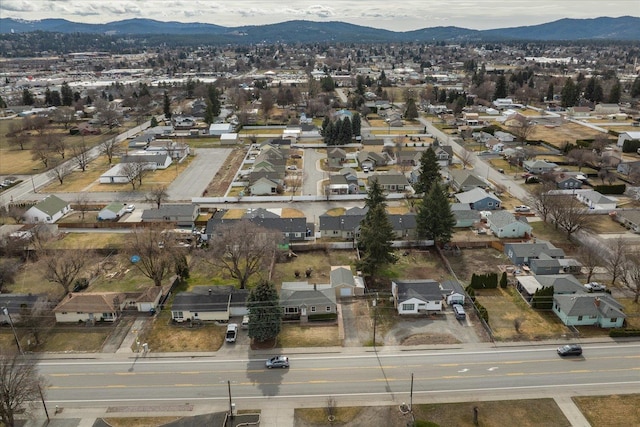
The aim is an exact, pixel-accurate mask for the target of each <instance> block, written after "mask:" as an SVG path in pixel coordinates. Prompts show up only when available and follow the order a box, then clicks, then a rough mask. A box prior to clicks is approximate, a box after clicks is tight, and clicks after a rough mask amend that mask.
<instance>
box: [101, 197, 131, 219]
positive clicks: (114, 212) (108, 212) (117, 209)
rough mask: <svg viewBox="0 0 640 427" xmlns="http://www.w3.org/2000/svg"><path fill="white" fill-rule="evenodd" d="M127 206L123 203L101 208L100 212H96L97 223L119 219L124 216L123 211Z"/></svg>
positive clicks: (114, 203)
mask: <svg viewBox="0 0 640 427" xmlns="http://www.w3.org/2000/svg"><path fill="white" fill-rule="evenodd" d="M126 207H127V205H126V204H125V203H120V202H113V203H111V204H110V205H108V206H105V207H104V208H102V210H101V211H100V212H98V221H110V220H114V219H118V218H120V217H121V216H122V215H124V210H125V209H126Z"/></svg>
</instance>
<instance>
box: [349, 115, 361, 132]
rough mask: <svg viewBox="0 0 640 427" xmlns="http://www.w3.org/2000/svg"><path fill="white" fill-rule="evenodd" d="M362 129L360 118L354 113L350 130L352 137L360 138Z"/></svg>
mask: <svg viewBox="0 0 640 427" xmlns="http://www.w3.org/2000/svg"><path fill="white" fill-rule="evenodd" d="M361 129H362V119H361V118H360V114H359V113H355V114H354V115H353V121H352V122H351V130H352V133H353V136H360V132H361Z"/></svg>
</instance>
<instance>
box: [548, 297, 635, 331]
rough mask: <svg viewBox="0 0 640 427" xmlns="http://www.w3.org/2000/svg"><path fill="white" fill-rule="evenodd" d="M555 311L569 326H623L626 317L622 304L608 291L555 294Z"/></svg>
mask: <svg viewBox="0 0 640 427" xmlns="http://www.w3.org/2000/svg"><path fill="white" fill-rule="evenodd" d="M553 312H554V313H555V314H556V316H558V318H559V319H560V320H561V321H562V323H564V324H565V325H567V326H599V327H601V328H621V327H622V326H623V324H624V319H625V318H626V315H625V314H624V313H623V311H622V305H621V304H620V303H618V301H616V300H615V299H614V298H613V297H612V296H610V295H609V294H606V293H602V294H592V293H583V294H575V295H554V296H553Z"/></svg>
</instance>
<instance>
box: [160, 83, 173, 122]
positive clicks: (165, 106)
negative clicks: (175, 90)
mask: <svg viewBox="0 0 640 427" xmlns="http://www.w3.org/2000/svg"><path fill="white" fill-rule="evenodd" d="M162 111H163V112H164V117H165V118H166V119H170V118H171V101H170V100H169V92H167V91H166V90H165V91H164V103H163V106H162Z"/></svg>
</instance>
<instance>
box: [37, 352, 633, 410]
mask: <svg viewBox="0 0 640 427" xmlns="http://www.w3.org/2000/svg"><path fill="white" fill-rule="evenodd" d="M457 347H462V346H457ZM583 347H584V357H580V358H568V359H562V358H560V357H559V356H557V355H556V354H555V347H551V346H542V347H530V348H522V347H518V348H509V349H496V348H490V347H481V346H476V347H473V348H469V347H467V349H466V350H458V349H453V346H452V348H451V349H442V350H440V351H397V350H391V351H385V350H384V349H383V350H382V352H378V353H376V352H373V350H367V349H354V350H355V351H354V352H352V353H351V352H349V353H337V354H327V353H323V354H309V353H303V354H291V353H290V354H289V355H290V357H291V363H292V365H291V368H290V369H288V370H287V369H276V370H267V369H265V367H264V360H265V358H266V357H267V355H268V354H267V353H260V354H257V353H253V352H247V354H246V355H243V356H236V357H234V358H224V357H216V356H213V357H186V358H178V357H170V358H158V359H150V358H146V359H145V358H138V359H136V358H135V357H134V356H131V357H130V358H128V359H126V360H123V359H103V360H90V358H89V357H88V356H87V359H82V360H59V361H55V360H46V361H42V362H40V364H39V365H40V372H41V374H43V375H44V377H45V379H46V380H47V381H48V382H49V384H50V386H49V388H48V391H47V393H48V399H49V401H50V402H51V403H52V404H60V405H63V404H64V405H66V406H69V405H71V406H101V405H114V404H118V403H124V402H126V403H128V404H135V403H139V404H147V403H153V402H155V403H158V402H173V403H178V404H181V403H190V402H191V403H193V402H198V401H212V402H223V401H226V400H227V399H228V389H227V381H231V384H232V388H233V395H234V398H235V399H238V400H243V401H244V400H247V401H253V402H255V403H256V404H259V402H263V401H264V400H265V399H267V400H271V399H287V400H294V401H298V402H299V403H303V402H305V401H306V402H307V403H308V402H309V401H316V402H317V401H318V399H324V398H326V397H328V396H340V398H341V399H343V398H357V399H361V400H363V399H364V400H371V399H388V400H391V401H397V400H398V399H406V396H407V393H408V391H409V387H410V384H409V380H410V377H411V374H412V373H413V374H414V401H416V402H420V401H423V400H424V401H427V400H428V399H432V396H434V395H440V396H453V395H456V396H458V397H460V396H461V395H469V396H473V395H477V394H478V393H482V394H483V395H485V396H488V395H491V394H492V393H495V394H496V395H499V394H502V393H507V392H508V393H512V394H513V393H524V392H535V393H537V394H540V395H553V394H556V393H558V391H559V390H566V391H570V392H572V393H574V394H585V393H589V392H593V390H597V393H598V394H602V393H618V392H625V391H626V392H628V391H629V390H636V391H637V390H638V388H639V387H640V344H633V343H628V344H615V343H614V344H593V345H584V346H583ZM292 351H296V350H292ZM150 356H152V355H149V357H150ZM431 401H433V400H431ZM263 404H264V403H263Z"/></svg>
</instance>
